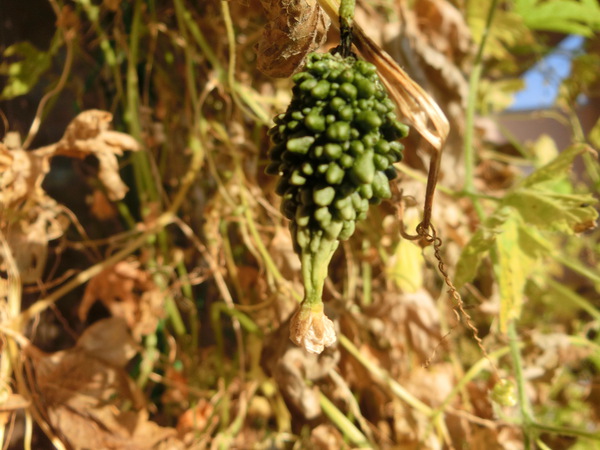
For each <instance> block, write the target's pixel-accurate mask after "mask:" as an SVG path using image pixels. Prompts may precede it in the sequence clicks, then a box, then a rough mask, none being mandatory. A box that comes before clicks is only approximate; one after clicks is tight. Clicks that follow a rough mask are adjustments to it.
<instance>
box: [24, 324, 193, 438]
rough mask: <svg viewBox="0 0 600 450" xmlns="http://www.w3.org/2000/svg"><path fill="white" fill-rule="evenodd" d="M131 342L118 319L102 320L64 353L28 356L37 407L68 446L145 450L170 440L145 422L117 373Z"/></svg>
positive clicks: (129, 386) (138, 400) (136, 393)
mask: <svg viewBox="0 0 600 450" xmlns="http://www.w3.org/2000/svg"><path fill="white" fill-rule="evenodd" d="M116 339H119V340H120V342H116ZM131 341H132V339H131V337H129V336H128V333H127V328H126V325H125V323H124V322H123V321H122V320H118V319H107V320H102V321H100V322H97V323H96V324H94V325H93V326H92V327H90V328H89V329H88V330H87V331H86V332H85V333H84V334H83V335H82V336H81V338H80V339H79V341H78V342H77V345H76V346H75V347H73V348H71V349H69V350H64V351H60V352H56V353H52V354H48V355H45V354H42V353H41V352H39V351H35V349H32V351H31V352H30V354H31V355H32V360H33V361H32V362H33V366H34V368H35V388H36V390H37V396H38V398H39V399H40V400H41V401H40V405H43V407H44V408H45V412H46V414H47V417H48V419H49V422H50V424H51V425H52V427H53V428H54V430H55V432H56V433H57V435H58V436H60V437H61V439H62V440H63V441H65V442H66V443H68V444H69V446H70V447H71V448H131V449H146V448H153V447H154V446H155V445H157V444H158V443H160V442H161V441H164V440H165V439H170V440H173V439H174V436H175V435H176V433H177V432H176V430H175V429H173V428H164V427H160V426H159V425H157V424H156V423H154V422H151V421H150V420H149V419H148V412H147V411H146V409H144V401H143V393H142V392H141V391H140V390H139V389H138V388H137V387H136V386H135V384H134V383H133V381H132V380H131V379H130V378H129V376H128V375H127V372H126V371H125V370H124V369H123V366H124V365H125V363H126V362H127V361H128V360H129V359H130V358H131V356H133V353H132V348H133V346H132V345H133V344H132V342H131ZM109 346H110V347H112V350H111V351H110V352H108V353H107V351H106V350H107V347H109ZM119 346H120V347H122V348H121V351H120V352H116V353H115V352H114V350H115V349H114V347H119ZM169 442H172V441H169ZM173 444H176V442H174V441H173ZM173 448H182V447H181V446H178V445H175V447H173Z"/></svg>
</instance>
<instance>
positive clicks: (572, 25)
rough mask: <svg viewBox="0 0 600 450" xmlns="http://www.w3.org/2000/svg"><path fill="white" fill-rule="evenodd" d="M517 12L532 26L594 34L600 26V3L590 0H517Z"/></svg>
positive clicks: (563, 31)
mask: <svg viewBox="0 0 600 450" xmlns="http://www.w3.org/2000/svg"><path fill="white" fill-rule="evenodd" d="M515 12H516V13H517V14H519V15H520V16H521V17H522V18H523V21H524V23H525V25H527V26H528V27H529V28H531V29H532V30H542V31H557V32H559V33H567V34H580V35H583V36H592V35H593V34H594V32H595V31H598V30H600V5H598V3H597V2H595V1H590V0H583V1H577V0H550V1H548V0H537V1H536V0H518V1H516V2H515Z"/></svg>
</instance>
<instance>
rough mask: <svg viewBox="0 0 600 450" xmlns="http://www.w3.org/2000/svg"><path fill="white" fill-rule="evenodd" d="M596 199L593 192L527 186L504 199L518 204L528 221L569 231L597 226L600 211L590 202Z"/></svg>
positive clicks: (544, 227) (549, 227) (578, 231)
mask: <svg viewBox="0 0 600 450" xmlns="http://www.w3.org/2000/svg"><path fill="white" fill-rule="evenodd" d="M595 203H596V199H595V198H594V197H593V196H592V195H591V194H578V195H569V194H557V193H554V192H551V191H542V190H539V189H528V188H520V189H517V190H515V191H513V192H511V193H510V194H508V195H507V196H506V197H505V198H504V199H503V201H502V204H503V205H506V206H512V207H513V208H515V209H516V210H517V211H518V212H519V214H520V216H521V217H522V218H523V220H524V221H525V222H526V223H527V224H529V225H534V226H536V227H538V228H540V229H548V230H553V231H560V232H563V233H566V234H574V233H580V232H582V231H585V230H588V229H591V228H594V227H595V221H596V219H597V218H598V212H597V211H596V210H595V209H594V207H593V206H591V205H593V204H595Z"/></svg>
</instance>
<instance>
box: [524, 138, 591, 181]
mask: <svg viewBox="0 0 600 450" xmlns="http://www.w3.org/2000/svg"><path fill="white" fill-rule="evenodd" d="M586 151H589V150H588V147H587V146H585V145H583V144H577V145H573V146H571V147H569V148H568V149H566V150H564V151H562V152H561V153H559V155H558V156H557V157H556V158H554V159H553V160H552V161H550V162H549V163H548V164H546V165H544V166H542V167H540V168H539V169H537V170H536V171H534V172H533V173H532V174H531V175H529V176H528V177H527V178H525V179H524V180H523V181H522V182H521V186H523V187H532V186H534V185H536V184H540V183H544V182H546V181H552V180H555V179H556V178H559V177H563V176H564V175H566V174H567V172H568V171H569V169H570V167H571V165H572V164H573V160H574V159H575V157H577V156H579V155H581V154H583V153H585V152H586Z"/></svg>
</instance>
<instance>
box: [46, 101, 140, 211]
mask: <svg viewBox="0 0 600 450" xmlns="http://www.w3.org/2000/svg"><path fill="white" fill-rule="evenodd" d="M111 121H112V114H110V113H109V112H106V111H100V110H98V109H90V110H87V111H84V112H82V113H81V114H79V115H78V116H77V117H75V119H73V121H72V122H71V123H70V124H69V126H68V127H67V130H66V131H65V134H64V136H63V137H62V139H61V140H60V141H59V142H58V143H57V144H56V148H55V154H57V155H64V156H69V157H72V158H80V159H83V158H85V157H86V156H87V155H90V154H93V155H94V156H96V158H98V162H99V164H100V171H99V173H98V177H99V178H100V181H101V182H102V184H103V185H104V187H105V188H106V190H107V194H108V198H109V199H111V200H113V201H116V200H121V199H122V198H123V197H125V194H126V193H127V190H128V189H127V186H125V184H124V183H123V181H122V180H121V176H120V175H119V162H118V160H117V155H119V156H120V155H123V151H124V150H133V151H135V150H139V149H140V146H139V144H138V142H137V141H136V140H135V139H134V138H132V137H131V136H129V135H128V134H125V133H120V132H117V131H111V130H109V129H108V128H109V125H110V122H111Z"/></svg>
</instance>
